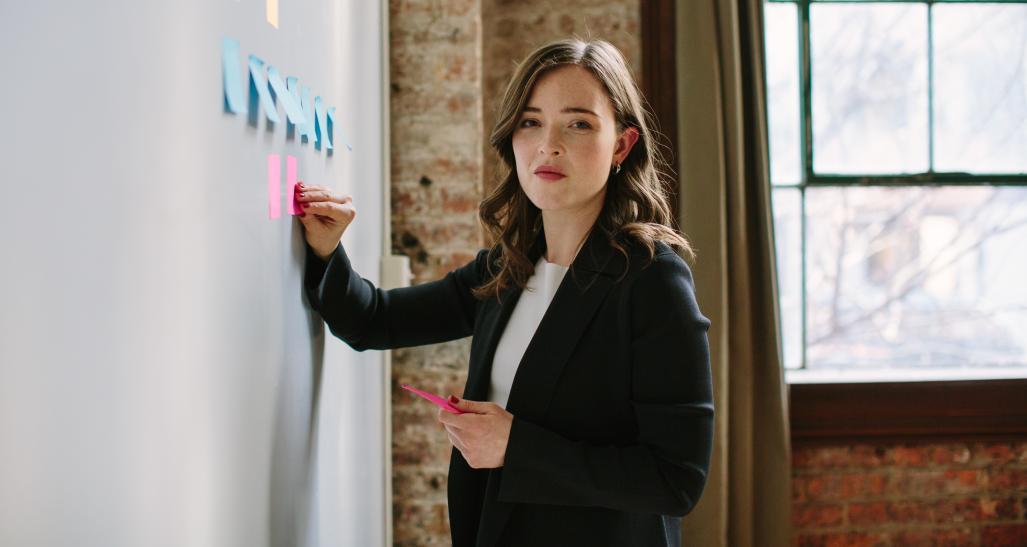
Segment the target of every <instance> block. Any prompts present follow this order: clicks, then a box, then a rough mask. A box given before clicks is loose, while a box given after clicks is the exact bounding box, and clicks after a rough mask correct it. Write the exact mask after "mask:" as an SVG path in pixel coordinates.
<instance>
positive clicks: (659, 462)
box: [499, 254, 713, 516]
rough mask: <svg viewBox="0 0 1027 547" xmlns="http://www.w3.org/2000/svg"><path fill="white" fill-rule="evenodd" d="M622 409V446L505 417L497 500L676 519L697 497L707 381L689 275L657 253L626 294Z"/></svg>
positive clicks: (702, 322)
mask: <svg viewBox="0 0 1027 547" xmlns="http://www.w3.org/2000/svg"><path fill="white" fill-rule="evenodd" d="M630 298H631V302H630V303H629V305H628V307H629V309H630V324H631V327H630V328H631V331H632V332H631V347H630V354H631V359H632V363H631V366H632V382H633V385H632V390H631V392H632V400H631V401H630V403H631V406H632V408H633V410H634V415H635V419H636V423H637V428H638V429H637V431H638V434H637V436H636V438H635V439H633V440H632V441H631V442H629V443H626V444H622V445H606V446H599V445H595V444H590V443H586V442H579V441H572V440H570V439H567V438H566V437H563V436H562V435H560V434H558V433H556V432H553V431H551V430H549V429H547V428H545V427H541V426H539V425H536V424H533V423H530V422H527V421H525V420H521V419H518V418H517V417H516V416H515V417H514V421H513V426H512V428H511V431H510V438H509V441H508V443H507V452H506V456H505V460H504V465H503V468H502V484H501V486H500V491H499V499H500V501H511V502H520V503H548V504H557V505H580V506H599V507H607V508H611V509H616V510H621V511H629V512H639V513H657V514H664V515H676V516H683V515H685V514H687V513H689V512H690V511H691V510H692V509H693V508H694V507H695V504H696V503H697V502H698V501H699V496H700V495H701V494H702V491H703V488H704V487H705V484H706V477H707V472H708V469H709V465H710V457H711V454H712V451H713V384H712V378H711V374H710V354H709V344H708V342H707V337H706V333H707V330H708V329H709V326H710V322H709V320H707V319H706V318H705V317H703V315H702V314H701V313H700V312H699V307H698V305H697V304H696V300H695V291H694V287H693V283H692V275H691V272H690V271H689V269H688V266H687V265H686V264H685V262H684V261H683V260H681V258H680V257H678V256H677V255H674V254H670V255H666V254H664V255H657V257H656V260H655V261H654V262H653V263H652V264H651V265H650V266H649V267H648V268H646V269H645V270H643V272H642V273H641V274H640V275H639V277H638V278H637V279H636V282H635V283H634V287H633V289H632V290H631V296H630Z"/></svg>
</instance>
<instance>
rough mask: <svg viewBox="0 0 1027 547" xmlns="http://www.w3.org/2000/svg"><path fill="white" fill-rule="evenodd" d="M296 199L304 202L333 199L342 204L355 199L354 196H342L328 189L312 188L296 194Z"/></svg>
mask: <svg viewBox="0 0 1027 547" xmlns="http://www.w3.org/2000/svg"><path fill="white" fill-rule="evenodd" d="M296 199H297V200H299V201H302V202H309V201H333V202H335V203H339V204H342V203H349V202H351V201H353V196H340V195H339V194H336V193H334V192H331V191H328V190H310V191H307V192H301V193H298V194H296Z"/></svg>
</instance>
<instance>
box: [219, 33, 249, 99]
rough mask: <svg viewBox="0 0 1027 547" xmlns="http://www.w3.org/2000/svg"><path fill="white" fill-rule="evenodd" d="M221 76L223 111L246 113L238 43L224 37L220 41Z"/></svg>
mask: <svg viewBox="0 0 1027 547" xmlns="http://www.w3.org/2000/svg"><path fill="white" fill-rule="evenodd" d="M221 74H222V79H223V81H224V86H225V111H227V112H231V113H233V114H245V113H246V98H245V96H244V95H243V90H242V75H241V74H239V42H237V41H235V40H233V39H231V38H228V37H225V38H224V39H223V40H221Z"/></svg>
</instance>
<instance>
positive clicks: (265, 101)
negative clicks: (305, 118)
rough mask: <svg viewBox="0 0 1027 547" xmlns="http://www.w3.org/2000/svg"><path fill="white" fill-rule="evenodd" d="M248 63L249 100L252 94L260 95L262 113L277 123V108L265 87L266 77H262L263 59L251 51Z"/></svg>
mask: <svg viewBox="0 0 1027 547" xmlns="http://www.w3.org/2000/svg"><path fill="white" fill-rule="evenodd" d="M249 64H250V100H251V102H252V99H253V94H254V93H256V94H257V96H258V97H260V104H261V105H262V106H263V107H264V113H265V114H267V119H268V121H270V122H272V123H278V122H279V121H280V120H279V118H278V109H277V108H276V107H275V101H274V99H272V98H271V93H270V92H269V91H268V89H267V79H266V78H265V77H264V61H262V60H260V58H259V57H257V56H256V55H253V54H252V53H251V54H250V63H249Z"/></svg>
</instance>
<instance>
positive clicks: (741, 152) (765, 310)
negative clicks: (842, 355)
mask: <svg viewBox="0 0 1027 547" xmlns="http://www.w3.org/2000/svg"><path fill="white" fill-rule="evenodd" d="M762 11H763V10H762V0H682V1H679V2H678V3H677V21H676V24H677V71H678V111H679V117H678V124H679V128H680V129H679V140H678V143H679V149H678V151H677V152H678V165H679V171H680V176H681V215H682V218H681V227H682V230H683V231H684V232H685V234H686V235H687V236H688V237H689V238H690V239H691V241H692V243H693V244H694V245H695V248H696V251H697V254H698V259H697V262H696V263H695V267H694V273H695V281H696V288H697V291H698V299H699V305H700V307H701V308H702V310H703V312H704V313H705V314H706V315H707V316H708V317H709V318H710V320H711V321H712V323H713V325H712V327H711V329H710V351H711V358H712V367H713V388H714V401H715V404H716V412H717V414H716V434H715V437H714V448H713V462H712V464H711V467H710V477H709V481H708V482H707V486H706V490H705V492H704V493H703V497H702V500H701V501H700V503H699V504H698V506H697V507H696V508H695V510H694V511H693V512H692V514H690V515H689V516H688V517H686V518H685V521H684V530H683V538H682V539H683V544H684V545H703V546H706V545H730V546H732V547H746V546H755V545H758V546H776V545H788V544H789V543H790V542H791V494H790V491H791V455H790V451H791V447H790V444H789V436H788V435H789V433H788V406H787V405H788V398H787V387H786V386H785V384H784V374H783V371H782V368H781V357H780V350H779V347H778V346H779V344H778V335H777V333H778V325H779V320H778V313H777V290H776V286H777V282H776V279H775V276H776V269H775V265H774V253H773V232H772V226H771V214H770V188H769V169H768V159H767V158H768V152H767V129H766V121H765V120H766V116H765V111H766V101H765V94H764V84H763V81H764V80H763V54H762V51H763V28H762V19H763V14H762Z"/></svg>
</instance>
